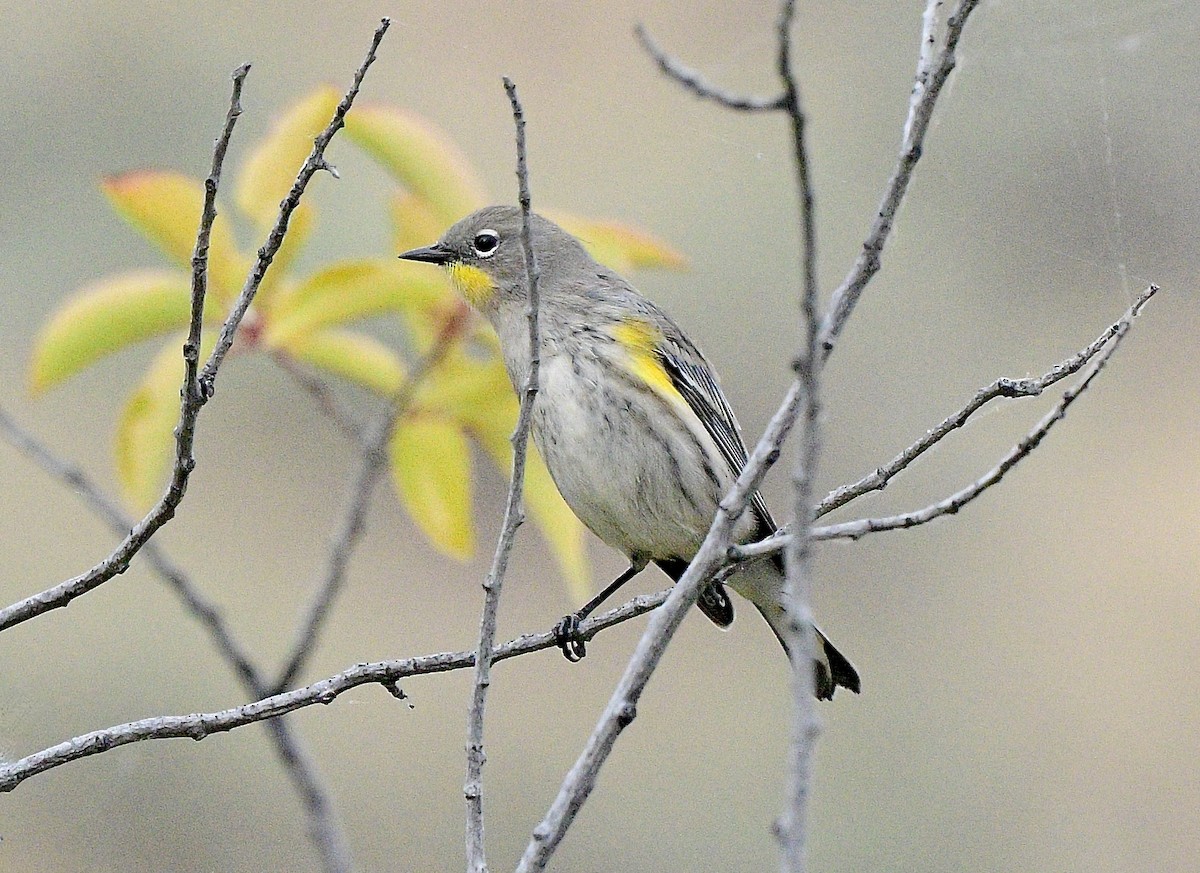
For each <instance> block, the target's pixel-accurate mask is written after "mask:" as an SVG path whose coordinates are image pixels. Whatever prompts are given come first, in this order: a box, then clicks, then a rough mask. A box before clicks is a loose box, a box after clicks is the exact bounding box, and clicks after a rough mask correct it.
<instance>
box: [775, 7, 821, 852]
mask: <svg viewBox="0 0 1200 873" xmlns="http://www.w3.org/2000/svg"><path fill="white" fill-rule="evenodd" d="M795 13H796V4H795V0H784V2H783V4H782V7H781V10H780V14H779V32H778V40H779V66H778V72H779V77H780V79H781V80H782V81H783V106H784V110H785V111H786V112H787V115H788V120H789V121H790V122H791V127H792V149H793V153H792V160H793V162H794V164H795V167H796V187H797V189H798V190H797V193H798V199H799V208H800V216H799V218H800V237H801V252H800V256H801V263H802V264H803V275H802V280H803V285H802V288H801V305H800V311H801V327H800V331H801V334H800V335H801V337H802V346H801V352H800V354H799V355H798V356H797V358H796V361H795V364H794V369H795V371H796V377H797V381H798V382H799V384H800V395H801V398H802V405H801V410H800V445H799V452H798V454H797V458H796V467H795V470H794V472H793V476H792V479H793V483H794V485H795V488H796V500H795V516H796V518H797V519H799V520H800V522H799V524H798V526H797V528H796V531H795V534H794V535H793V537H792V540H791V542H790V543H789V546H788V550H787V552H786V554H785V556H784V557H785V562H784V564H785V567H786V570H787V578H786V581H785V585H784V598H783V603H784V608H785V609H786V610H787V614H788V624H787V628H786V633H785V637H786V648H787V650H788V655H789V657H790V658H791V662H792V676H791V686H792V707H793V715H792V735H791V742H790V743H789V749H788V783H787V800H786V802H785V804H784V809H783V814H782V815H781V816H780V818H779V820H778V823H777V826H776V828H775V835H776V838H777V839H778V840H779V847H780V850H781V853H782V858H781V862H782V865H781V866H782V869H783V870H784V871H785V873H803V871H804V869H805V865H806V857H807V844H808V796H809V788H810V785H811V783H812V754H813V748H814V747H815V746H816V742H817V738H818V737H819V736H820V733H821V723H820V719H819V717H818V716H817V711H816V706H815V705H814V702H813V682H814V678H813V672H812V668H811V666H810V665H811V664H812V655H813V643H814V640H813V618H812V610H811V608H810V606H809V602H810V591H811V587H812V549H811V543H810V541H809V537H808V531H809V528H810V526H811V521H810V520H811V518H812V504H813V496H812V489H813V484H812V483H813V478H814V476H815V473H816V468H817V462H818V459H819V457H820V453H821V427H820V416H821V396H820V378H819V377H820V361H819V359H818V357H817V336H818V334H819V332H820V328H821V318H820V315H819V314H818V312H817V231H816V216H815V208H814V203H813V199H814V198H813V190H812V180H811V177H810V173H809V166H808V147H807V144H806V143H805V128H806V124H807V119H806V118H805V114H804V109H803V107H802V105H801V102H800V88H799V85H798V84H797V82H796V76H795V73H794V72H793V70H792V61H791V45H792V22H793V20H794V17H795Z"/></svg>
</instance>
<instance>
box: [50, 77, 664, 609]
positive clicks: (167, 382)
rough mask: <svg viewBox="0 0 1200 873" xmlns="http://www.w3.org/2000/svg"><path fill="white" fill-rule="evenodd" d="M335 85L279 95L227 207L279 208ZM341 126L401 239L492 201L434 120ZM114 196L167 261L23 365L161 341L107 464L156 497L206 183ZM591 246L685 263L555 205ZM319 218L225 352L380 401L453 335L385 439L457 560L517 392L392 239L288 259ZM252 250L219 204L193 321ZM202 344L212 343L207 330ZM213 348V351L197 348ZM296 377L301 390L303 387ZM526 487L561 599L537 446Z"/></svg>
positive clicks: (565, 512)
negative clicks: (290, 367)
mask: <svg viewBox="0 0 1200 873" xmlns="http://www.w3.org/2000/svg"><path fill="white" fill-rule="evenodd" d="M337 100H338V95H337V93H336V92H335V91H334V90H333V89H332V88H328V87H322V88H318V89H317V90H315V91H314V92H312V93H311V94H309V95H308V96H306V97H305V98H304V99H302V100H300V101H298V102H297V103H296V104H294V105H293V106H291V107H290V108H289V109H288V110H287V111H286V112H285V113H284V114H283V116H282V117H281V118H280V119H279V120H278V121H277V122H276V123H275V124H274V126H273V127H272V129H271V131H270V132H269V134H268V135H267V136H266V137H265V138H264V139H263V140H262V141H260V142H259V143H257V145H256V146H255V147H254V148H253V150H252V152H251V154H250V155H249V157H248V158H247V159H246V160H245V162H244V163H243V165H242V167H241V170H240V172H239V173H238V174H237V178H236V181H235V184H234V186H233V187H234V191H233V202H234V205H235V207H236V217H237V218H238V219H244V222H245V224H247V225H248V226H249V227H251V228H252V229H253V230H254V231H255V232H256V233H257V234H264V233H266V232H267V230H268V229H269V228H270V227H271V225H272V224H273V222H274V221H275V217H276V214H277V211H278V206H279V202H280V201H281V200H282V199H283V198H284V197H285V196H286V194H287V192H288V190H289V188H290V187H291V184H292V181H293V179H294V178H295V173H296V170H297V169H298V168H299V166H300V164H301V163H302V162H303V161H304V160H305V158H306V157H307V156H308V153H309V151H310V149H311V145H312V140H313V137H314V136H315V135H316V134H317V133H318V132H319V131H320V130H321V129H323V128H324V126H325V125H326V124H327V123H328V120H329V118H330V116H331V115H332V113H333V110H334V107H335V105H336V103H337ZM345 137H346V139H348V140H349V141H350V142H351V143H353V145H354V146H356V147H358V148H359V149H361V150H363V151H364V152H365V153H366V154H367V155H369V156H370V157H371V158H373V159H374V160H375V161H376V162H377V163H378V164H379V165H380V166H382V167H383V169H384V170H385V171H386V172H387V173H388V175H389V176H390V177H391V178H392V179H394V180H395V182H396V187H395V189H394V190H393V191H391V192H389V193H388V194H387V196H388V197H389V198H390V204H389V207H390V209H389V212H390V216H391V220H392V223H393V235H392V240H393V244H394V246H395V250H396V251H402V250H405V249H408V248H411V247H413V246H417V245H425V244H428V243H429V242H431V241H432V240H434V239H436V238H437V237H438V236H439V235H440V234H441V232H442V231H443V230H444V229H445V228H446V227H447V226H449V225H450V224H451V223H453V222H454V221H456V220H457V219H458V218H461V217H462V216H463V215H464V214H466V213H468V212H470V211H472V210H474V209H477V208H479V207H481V206H483V205H486V203H487V202H488V200H489V198H488V196H487V194H486V192H485V190H484V187H483V185H482V184H481V183H480V181H479V179H478V177H477V175H476V174H475V172H474V170H473V169H472V168H471V166H470V165H469V163H468V162H467V161H466V159H465V158H464V157H463V155H462V153H461V152H460V150H459V149H458V148H457V146H455V144H454V143H453V142H451V141H450V140H449V139H448V137H447V136H446V135H445V134H444V133H443V132H442V131H440V130H438V129H437V128H436V127H434V126H433V125H431V124H430V123H429V122H427V121H425V120H423V119H420V118H417V117H415V116H413V115H411V114H410V113H407V112H405V111H404V110H402V109H400V108H398V107H395V106H390V105H374V106H365V107H355V109H354V110H353V111H352V112H351V113H350V114H349V115H348V116H347V118H346V129H345ZM103 190H104V193H105V194H106V195H107V197H108V199H109V202H110V203H111V205H112V207H113V209H115V210H116V212H117V213H118V214H119V215H121V217H122V218H124V219H125V220H126V221H127V222H128V223H129V224H130V225H131V226H132V227H133V228H134V229H135V230H137V231H138V232H139V233H141V234H142V235H143V236H145V237H146V238H147V239H149V240H150V241H152V242H153V243H154V244H155V245H156V246H157V247H158V248H159V249H161V251H162V253H163V254H164V255H165V256H166V259H167V260H168V261H169V262H170V264H171V267H170V268H166V269H140V270H136V271H131V272H127V273H122V274H119V275H114V276H108V277H105V278H102V279H100V280H98V281H96V282H95V283H93V284H90V285H88V286H87V287H84V288H81V289H79V290H77V291H76V292H74V293H73V294H71V295H70V296H68V297H67V298H66V299H65V300H64V301H63V302H62V304H61V305H60V306H59V308H58V309H57V310H56V311H55V312H54V314H53V315H52V316H51V318H50V319H49V320H48V321H47V322H46V324H45V325H44V326H43V328H42V330H41V332H40V335H39V337H38V340H37V343H36V345H35V348H34V352H33V357H32V361H31V364H30V370H29V382H30V387H31V390H32V391H33V392H34V393H35V394H40V393H42V392H45V391H47V390H48V389H50V388H53V387H54V386H55V385H58V384H59V383H61V382H63V381H64V380H66V379H68V378H70V377H71V376H73V375H75V374H76V373H79V372H80V371H82V370H84V369H86V368H88V367H89V366H91V365H93V364H95V363H96V362H97V361H99V360H101V359H102V358H104V357H106V356H108V355H110V354H113V353H114V352H118V351H120V350H121V349H124V348H126V347H128V346H131V345H133V344H136V343H140V342H143V341H148V340H151V339H157V340H160V341H163V346H162V350H161V351H160V352H159V353H158V354H157V355H156V356H155V357H154V359H153V361H152V363H151V364H150V366H149V368H148V369H147V371H146V372H145V373H144V374H143V375H142V377H141V379H140V381H139V383H138V384H137V386H136V387H135V389H134V390H133V392H132V394H131V395H130V397H129V399H128V401H127V402H126V404H125V406H124V409H123V411H122V413H121V415H120V418H119V422H118V425H117V433H116V440H115V462H116V471H117V476H118V480H119V482H120V486H121V489H122V492H123V495H124V497H125V499H126V500H127V501H128V502H129V503H130V505H131V506H134V507H136V508H145V507H147V506H148V505H150V504H151V503H152V502H153V501H154V500H155V498H156V497H157V496H158V494H159V493H160V491H161V489H162V487H163V484H164V481H165V479H166V475H167V471H168V467H169V464H170V460H171V457H172V451H173V445H174V443H173V439H172V430H173V429H174V427H175V424H176V421H177V418H178V409H179V401H178V396H179V384H180V382H181V380H182V376H183V360H182V356H181V354H180V346H181V344H182V341H183V331H184V329H185V328H186V326H187V322H188V314H189V308H190V264H191V257H192V248H193V245H194V240H195V233H196V227H197V224H198V222H199V216H200V209H201V204H202V202H203V185H202V183H201V182H200V181H199V180H198V179H194V178H191V177H188V176H185V175H182V174H180V173H176V172H172V171H165V170H142V171H136V172H131V173H127V174H124V175H121V176H116V177H112V178H109V179H106V180H105V181H104V183H103ZM552 214H553V216H554V218H555V219H556V220H558V221H559V222H560V223H561V224H563V225H564V226H565V227H566V228H567V229H569V230H571V231H572V232H573V233H575V234H576V235H578V236H579V237H580V238H581V239H582V240H583V241H584V243H585V245H588V246H589V248H590V249H591V251H592V253H593V255H594V256H595V257H596V258H597V259H598V260H601V261H603V262H605V263H607V264H609V265H610V266H612V267H614V268H615V269H618V270H621V271H630V270H635V269H640V268H679V267H681V266H682V264H683V261H682V258H681V257H680V256H679V255H678V254H677V253H676V252H674V251H672V250H671V249H670V248H669V247H668V246H666V245H665V244H663V243H662V242H661V241H659V240H657V239H655V238H654V237H653V236H651V235H649V234H646V233H644V232H642V231H639V230H637V229H634V228H632V227H628V226H626V225H624V224H621V223H618V222H612V221H596V220H590V219H585V218H580V217H577V216H572V215H567V214H564V213H561V212H559V213H552ZM315 227H316V209H315V207H314V206H313V205H312V204H311V202H309V201H305V202H303V203H302V204H301V205H300V207H299V208H298V209H297V210H296V211H295V213H294V214H293V218H292V222H291V226H290V229H289V232H288V236H287V238H286V241H285V243H284V245H283V248H282V249H281V250H280V252H279V254H278V256H277V257H276V258H275V261H274V263H273V265H272V267H271V269H270V270H269V271H268V273H267V275H266V278H265V280H264V282H263V284H262V286H261V288H260V290H259V292H258V295H257V297H256V298H255V302H254V306H253V308H252V309H251V310H250V312H249V313H248V314H247V316H246V318H245V320H244V321H243V323H242V326H241V328H240V331H239V335H238V339H237V343H236V344H235V347H234V348H235V350H236V351H237V352H238V354H237V356H236V357H237V358H242V357H245V356H246V355H247V354H250V353H259V354H266V355H268V356H269V357H270V358H271V359H273V360H278V359H279V358H280V357H285V358H287V359H290V360H291V361H293V362H296V363H298V364H300V365H302V366H304V367H306V368H309V369H311V370H313V371H316V372H318V373H319V374H321V376H322V378H324V377H332V380H333V381H336V382H341V383H348V384H351V385H356V386H358V387H359V388H362V389H365V390H367V391H368V392H371V393H372V394H375V395H379V396H380V397H382V398H385V399H392V398H394V397H395V396H396V395H397V393H398V392H399V391H401V390H402V389H403V388H404V386H405V385H406V383H407V380H408V377H409V373H410V372H411V370H412V367H413V364H414V361H415V360H416V359H417V358H414V357H413V356H414V355H415V356H418V357H419V356H423V355H426V354H428V353H429V352H430V350H431V349H432V348H434V346H435V343H436V341H437V338H438V337H439V336H440V335H443V334H444V333H446V332H451V333H452V338H453V340H454V341H453V342H452V343H451V344H449V345H448V346H446V347H445V349H444V351H443V353H442V354H441V355H440V357H439V358H438V359H437V362H436V365H435V366H434V367H433V368H432V370H430V371H429V372H428V374H427V375H426V376H425V378H423V379H422V380H421V381H420V382H419V384H417V385H416V388H415V391H414V392H413V395H412V402H411V403H409V404H408V405H407V406H406V407H405V408H404V410H403V412H402V415H401V417H400V419H399V420H398V421H397V424H396V427H395V429H394V431H393V433H392V436H391V440H390V443H389V445H388V459H389V462H390V466H391V472H392V477H391V478H392V482H393V484H394V486H395V492H396V494H397V496H398V497H399V499H400V502H401V504H402V505H403V506H404V508H405V510H406V511H407V513H408V514H409V516H410V517H411V518H412V520H413V521H414V522H415V523H416V525H417V527H418V528H419V529H420V530H421V532H422V533H423V534H424V535H425V536H426V537H427V538H428V540H429V542H430V543H431V544H433V545H434V546H435V547H436V548H437V549H438V550H439V551H441V552H443V553H444V554H446V555H449V556H451V557H454V558H457V559H466V558H469V557H470V556H471V555H472V554H473V553H474V550H475V546H476V542H475V533H474V524H473V520H472V484H473V478H472V477H473V475H474V470H473V466H472V455H473V452H472V448H471V445H472V443H474V444H475V445H476V446H478V447H479V448H480V449H481V450H482V452H483V454H484V456H486V457H487V458H488V459H489V460H490V461H491V462H492V463H493V464H494V465H495V466H496V467H497V468H499V469H500V470H501V471H503V472H504V473H507V472H508V471H509V470H510V469H511V464H512V450H511V446H510V445H509V441H508V437H509V434H510V433H511V432H512V429H513V427H514V424H515V422H516V416H517V400H516V397H515V395H514V394H513V392H512V389H511V387H510V385H509V382H508V377H507V375H506V374H505V371H504V366H503V362H502V361H501V358H500V356H499V350H498V348H497V345H496V340H495V337H494V335H493V334H491V332H490V329H489V328H488V327H487V326H486V325H485V324H484V323H483V322H482V321H481V320H479V319H476V318H468V317H464V304H463V303H462V302H461V301H460V300H459V299H458V298H457V297H456V295H455V294H454V292H453V290H452V289H451V287H450V285H449V283H448V281H447V280H446V278H445V276H444V275H442V274H441V273H440V272H439V271H436V270H433V269H430V268H429V267H428V266H426V265H421V264H413V263H409V262H405V261H400V260H397V259H396V258H395V256H394V252H386V253H384V254H381V255H380V256H379V257H373V258H359V259H347V260H341V261H337V262H334V263H330V264H326V265H324V266H321V267H319V268H317V269H315V270H312V271H311V272H308V273H307V274H303V275H301V274H298V273H297V271H296V270H295V269H294V264H295V260H296V255H297V254H298V253H299V252H300V251H301V249H302V248H303V246H304V244H305V242H306V241H307V240H308V239H309V237H310V236H311V234H312V233H313V232H314V229H315ZM251 262H252V257H251V255H250V254H248V253H245V252H243V251H242V250H240V249H239V248H238V243H237V238H236V234H235V228H234V221H233V219H231V217H230V216H229V215H228V214H227V213H226V212H225V211H221V212H220V213H219V214H218V216H217V220H216V223H215V224H214V226H213V232H212V241H211V246H210V252H209V296H208V299H207V301H206V306H205V320H206V322H207V323H208V325H209V327H210V330H209V332H208V334H207V335H208V336H209V337H210V338H211V336H212V334H213V332H214V331H213V330H212V328H215V327H216V326H217V325H219V324H220V322H221V320H223V319H224V317H225V316H226V314H227V312H228V310H229V308H230V306H231V305H232V303H233V301H234V300H235V299H236V297H237V295H238V293H239V291H240V290H241V287H242V283H243V282H244V279H245V276H246V274H247V272H248V270H249V268H250V265H251ZM378 316H385V317H393V318H398V319H399V320H400V322H401V324H402V325H403V328H404V334H405V336H406V337H407V339H408V342H407V343H406V344H405V346H404V348H403V349H401V348H397V347H393V346H392V345H390V344H388V343H385V342H383V341H381V340H380V339H378V338H377V337H376V336H374V335H372V334H371V333H370V332H367V331H365V330H364V329H363V325H362V324H361V322H362V321H363V320H364V319H368V318H371V317H378ZM210 342H211V340H210ZM205 351H207V349H205ZM297 390H300V389H299V388H297ZM525 499H526V503H527V505H528V507H529V510H530V514H531V516H532V518H533V519H534V521H535V522H536V524H537V526H538V528H539V530H540V531H541V533H542V535H543V537H544V538H545V540H546V542H547V544H548V545H549V546H550V548H551V550H552V551H553V553H554V555H555V556H556V558H557V560H558V563H559V565H560V567H561V568H562V571H563V574H564V576H565V578H566V580H567V581H568V583H569V585H570V587H571V589H572V593H573V595H575V596H577V597H582V596H583V595H584V593H585V592H586V591H587V589H588V588H589V585H590V582H589V577H588V567H587V561H586V556H585V553H584V540H583V529H582V527H581V525H580V523H579V522H578V520H577V519H576V518H575V517H574V515H573V514H572V513H571V511H570V510H569V509H568V508H567V506H566V504H565V503H564V502H563V501H562V498H561V497H560V496H559V494H558V491H557V489H556V488H555V486H554V483H553V480H552V479H551V478H550V474H549V471H548V470H547V469H546V467H545V465H544V463H543V462H542V461H541V459H540V458H538V457H536V452H534V451H531V458H530V464H529V466H528V468H527V480H526V486H525Z"/></svg>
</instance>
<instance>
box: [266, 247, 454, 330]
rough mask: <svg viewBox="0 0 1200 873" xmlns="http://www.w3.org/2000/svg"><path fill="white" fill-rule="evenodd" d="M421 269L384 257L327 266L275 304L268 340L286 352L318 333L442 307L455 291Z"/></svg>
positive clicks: (436, 275)
mask: <svg viewBox="0 0 1200 873" xmlns="http://www.w3.org/2000/svg"><path fill="white" fill-rule="evenodd" d="M422 266H423V265H421V264H409V263H406V262H403V261H394V260H392V259H391V258H387V259H382V258H380V259H368V260H361V261H341V262H339V263H336V264H333V265H332V266H329V267H326V268H325V269H324V270H321V271H320V272H318V273H315V274H314V275H312V276H310V277H309V278H308V279H306V280H304V281H303V282H301V283H300V284H299V285H297V286H296V287H295V288H294V289H293V290H292V291H291V292H290V293H288V294H280V295H279V296H278V297H277V298H276V299H275V301H274V302H273V305H272V308H271V314H270V318H269V319H268V320H269V324H268V325H267V329H266V332H265V334H264V340H265V341H266V343H267V345H268V346H270V347H271V348H286V347H288V346H289V344H290V343H292V342H293V341H295V340H296V339H297V338H299V337H302V336H304V335H306V334H308V333H311V332H312V331H314V330H319V329H320V328H324V327H329V326H331V325H340V324H344V323H345V322H348V321H353V320H355V319H359V318H365V317H367V316H370V315H379V314H381V313H385V312H394V311H403V310H405V309H411V308H423V307H430V306H434V305H437V304H438V303H444V302H445V301H446V300H447V299H449V297H450V294H451V292H450V291H449V289H448V288H447V287H446V284H445V282H444V281H443V279H442V277H441V276H440V275H439V274H438V272H437V271H435V270H430V269H428V267H427V266H426V267H425V268H424V269H422Z"/></svg>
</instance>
